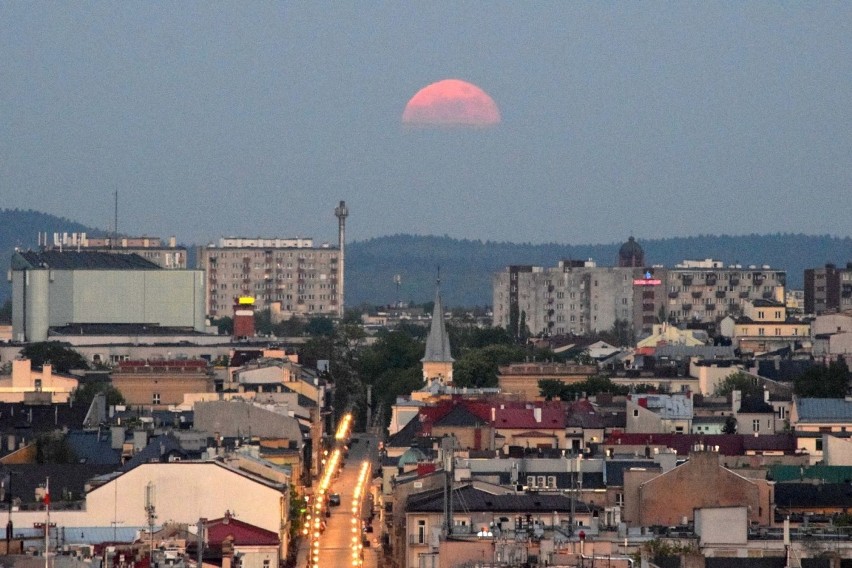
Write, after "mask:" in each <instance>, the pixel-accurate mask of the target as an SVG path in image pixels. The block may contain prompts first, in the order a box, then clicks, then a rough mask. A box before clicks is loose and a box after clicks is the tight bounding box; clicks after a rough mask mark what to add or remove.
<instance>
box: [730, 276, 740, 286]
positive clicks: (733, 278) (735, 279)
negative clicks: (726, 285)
mask: <svg viewBox="0 0 852 568" xmlns="http://www.w3.org/2000/svg"><path fill="white" fill-rule="evenodd" d="M739 285H740V277H739V276H731V286H739Z"/></svg>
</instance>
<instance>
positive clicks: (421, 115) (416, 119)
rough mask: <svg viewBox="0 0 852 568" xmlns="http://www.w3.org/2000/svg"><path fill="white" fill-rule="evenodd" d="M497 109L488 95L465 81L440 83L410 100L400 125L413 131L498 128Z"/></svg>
mask: <svg viewBox="0 0 852 568" xmlns="http://www.w3.org/2000/svg"><path fill="white" fill-rule="evenodd" d="M500 120H501V116H500V109H499V108H498V107H497V103H495V102H494V99H492V98H491V97H490V96H489V95H488V93H486V92H485V91H483V90H482V89H480V88H479V87H477V86H476V85H474V84H473V83H468V82H467V81H461V80H459V79H444V80H443V81H438V82H437V83H432V84H431V85H427V86H425V87H423V88H422V89H420V90H419V91H417V93H416V94H415V95H414V96H413V97H411V100H410V101H408V104H406V105H405V110H404V111H403V113H402V123H403V124H404V125H406V126H415V127H432V126H437V127H474V128H483V127H489V126H494V125H496V124H499V123H500Z"/></svg>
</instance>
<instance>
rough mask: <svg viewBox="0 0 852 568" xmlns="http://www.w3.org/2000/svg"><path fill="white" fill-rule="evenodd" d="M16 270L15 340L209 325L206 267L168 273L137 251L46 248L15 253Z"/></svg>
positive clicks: (39, 339)
mask: <svg viewBox="0 0 852 568" xmlns="http://www.w3.org/2000/svg"><path fill="white" fill-rule="evenodd" d="M11 275H12V335H13V339H14V340H15V341H45V340H46V339H47V338H48V335H49V331H50V329H51V328H61V327H65V326H69V325H75V324H85V325H91V324H136V325H142V326H149V327H158V328H165V327H169V328H181V329H185V330H192V331H195V332H204V331H205V329H206V328H205V321H204V304H203V302H204V274H203V273H202V272H201V271H199V270H165V269H163V268H161V267H160V266H158V265H156V264H155V263H153V262H151V261H148V260H146V259H144V258H142V257H140V256H139V255H137V254H111V253H106V252H86V251H68V250H63V251H53V250H44V251H40V252H37V251H27V252H16V253H14V254H13V255H12V270H11Z"/></svg>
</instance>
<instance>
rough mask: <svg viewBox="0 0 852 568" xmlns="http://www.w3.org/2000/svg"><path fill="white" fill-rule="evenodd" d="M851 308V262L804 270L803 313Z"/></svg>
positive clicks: (814, 313)
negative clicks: (841, 265)
mask: <svg viewBox="0 0 852 568" xmlns="http://www.w3.org/2000/svg"><path fill="white" fill-rule="evenodd" d="M850 309H852V262H848V263H846V268H838V267H837V265H835V264H826V265H825V267H823V268H808V269H806V270H805V313H806V314H813V315H819V314H823V313H827V312H842V311H846V310H850Z"/></svg>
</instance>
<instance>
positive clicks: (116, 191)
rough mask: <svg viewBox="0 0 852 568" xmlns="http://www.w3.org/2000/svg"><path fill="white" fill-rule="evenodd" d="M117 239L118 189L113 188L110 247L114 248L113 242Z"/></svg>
mask: <svg viewBox="0 0 852 568" xmlns="http://www.w3.org/2000/svg"><path fill="white" fill-rule="evenodd" d="M117 240H118V190H117V189H116V190H115V214H114V217H113V223H112V241H110V248H115V242H116V241H117Z"/></svg>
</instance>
